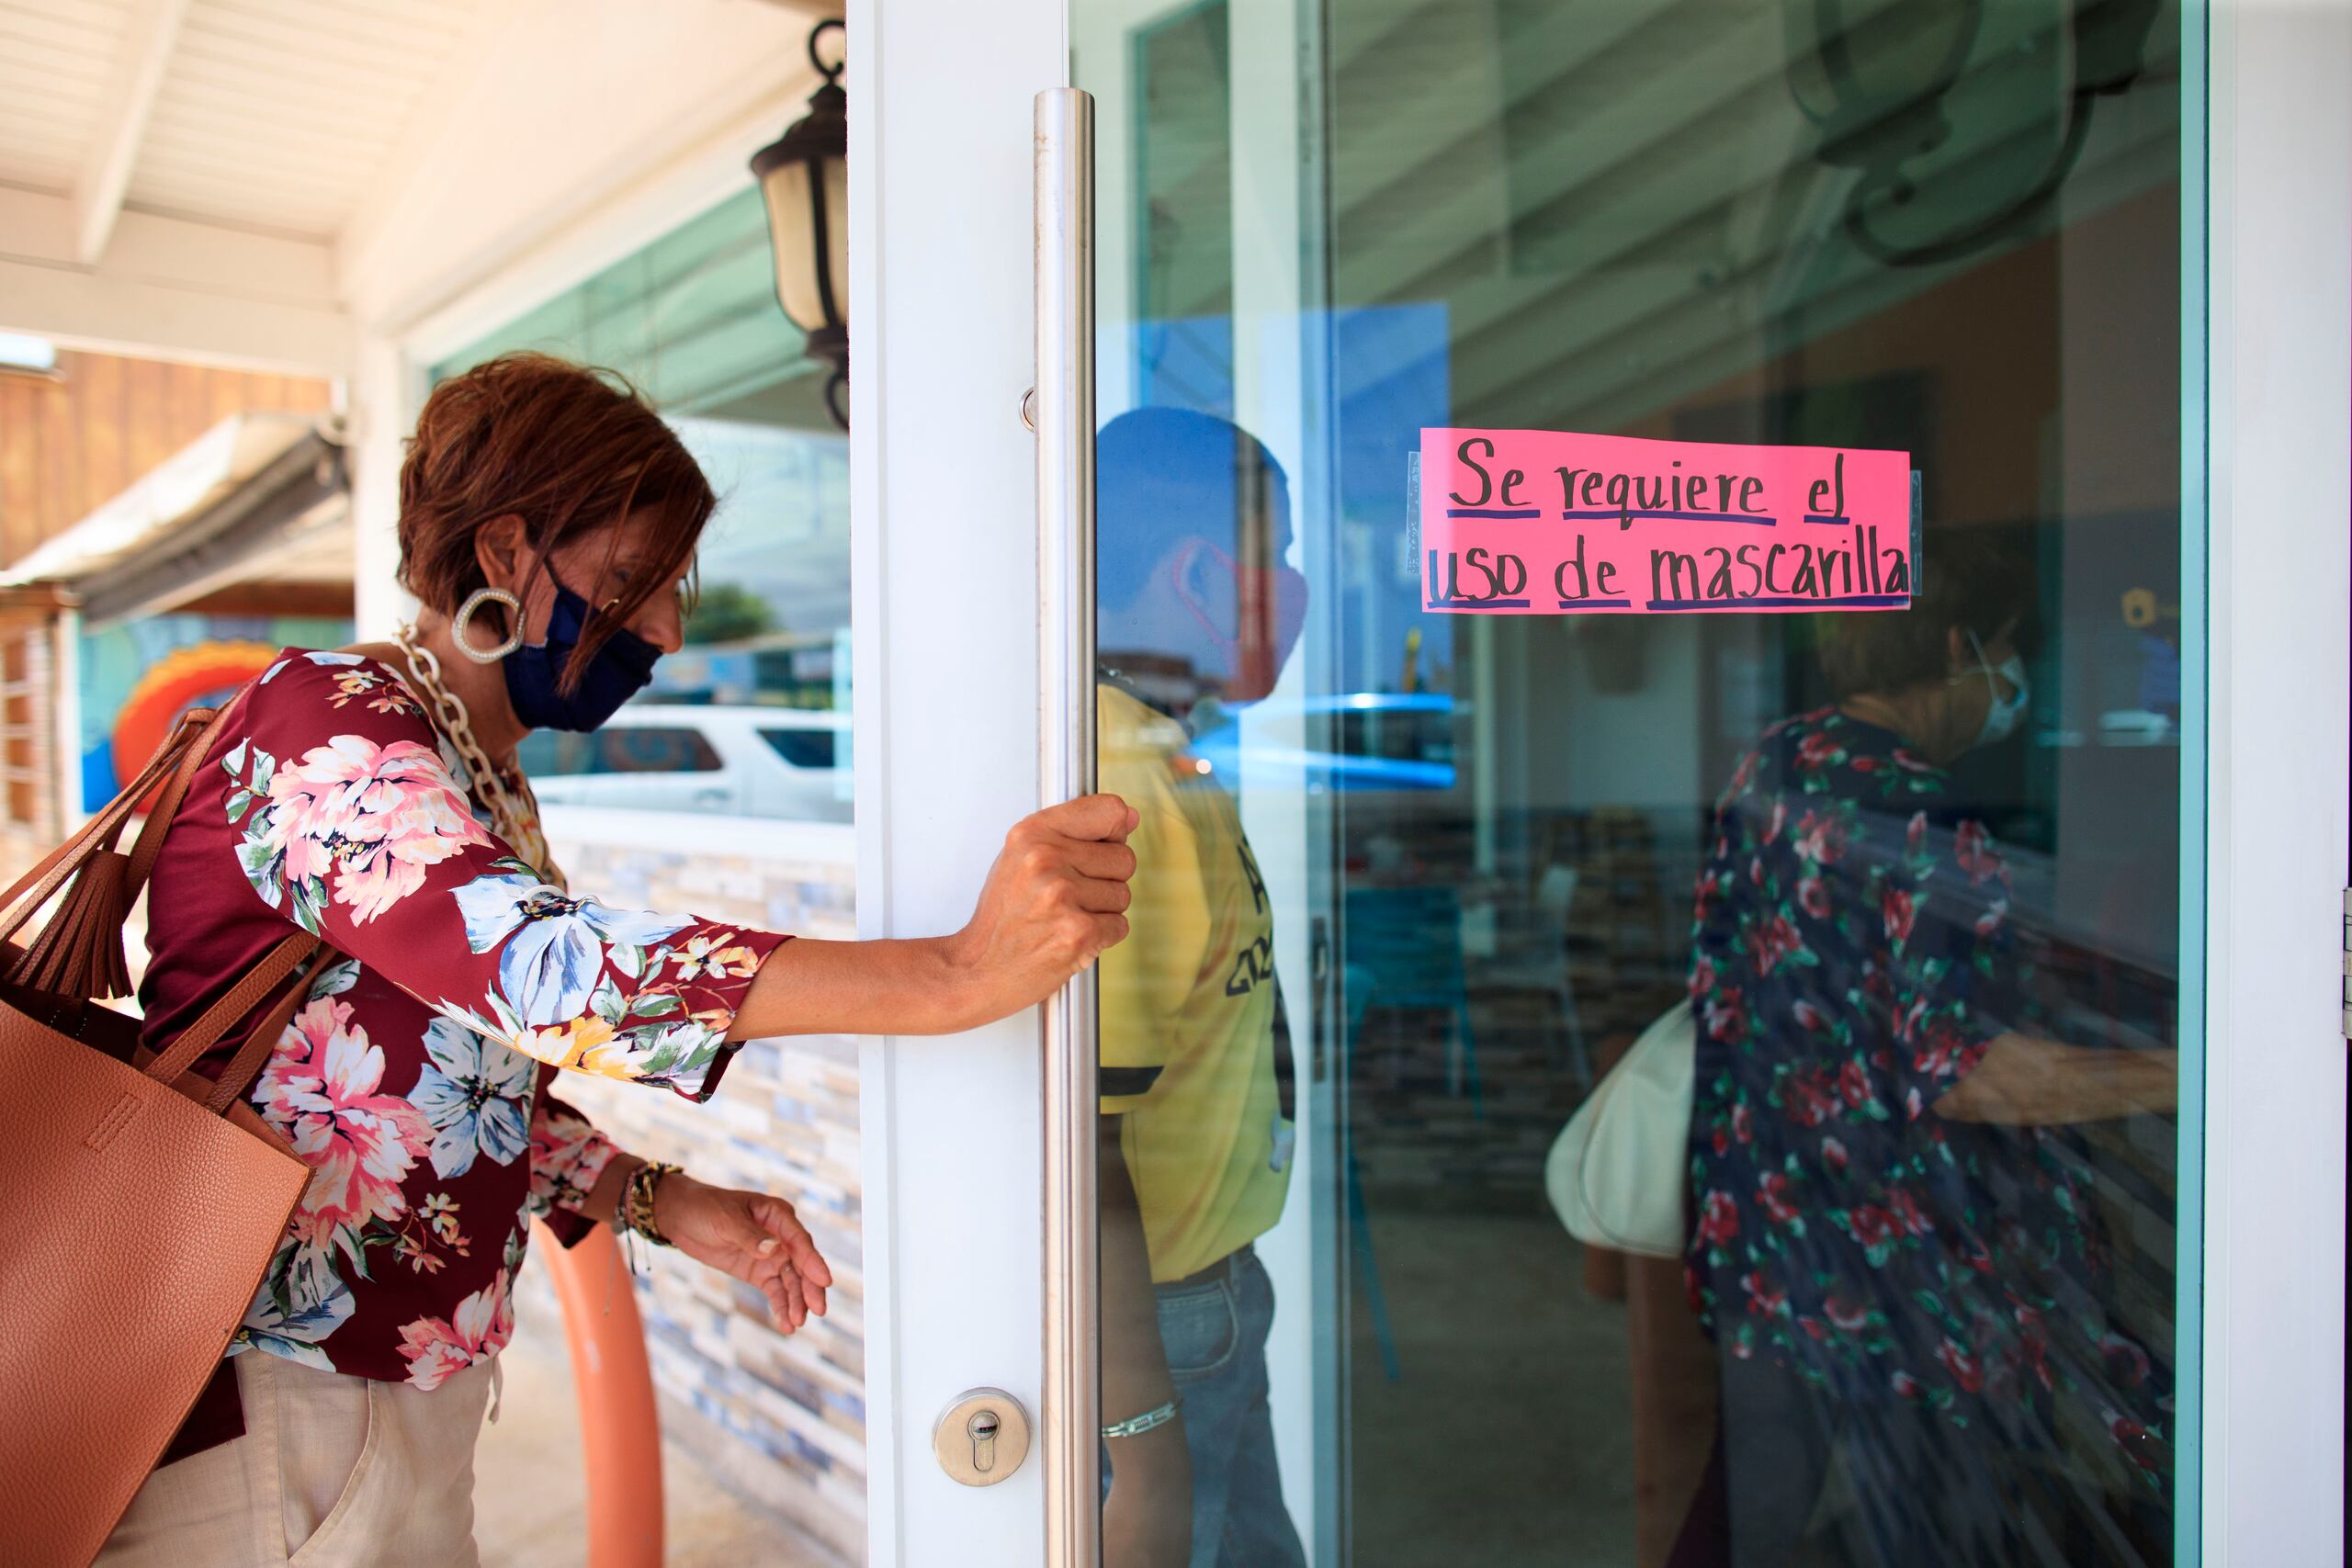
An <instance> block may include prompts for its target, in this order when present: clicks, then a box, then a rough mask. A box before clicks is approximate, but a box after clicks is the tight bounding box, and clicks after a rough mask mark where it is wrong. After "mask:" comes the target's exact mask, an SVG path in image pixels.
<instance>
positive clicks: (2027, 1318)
mask: <svg viewBox="0 0 2352 1568" xmlns="http://www.w3.org/2000/svg"><path fill="white" fill-rule="evenodd" d="M2011 897H2012V886H2011V879H2010V874H2009V869H2008V866H2007V863H2005V861H2004V860H2003V857H2002V854H2001V852H2000V850H1999V848H1998V847H1997V846H1996V844H1995V842H1994V840H1993V837H1992V835H1991V834H1990V833H1989V832H1987V831H1986V830H1985V827H1984V825H1983V824H1982V823H1981V822H1979V821H1976V820H1974V819H1973V818H1969V817H1968V816H1967V815H1965V813H1963V812H1960V811H1957V810H1956V809H1955V808H1954V806H1953V802H1952V800H1951V780H1950V778H1949V776H1948V775H1947V774H1946V773H1943V772H1942V771H1941V770H1940V769H1939V768H1936V767H1934V766H1933V765H1931V764H1929V763H1928V762H1927V761H1924V760H1923V759H1921V758H1920V757H1918V756H1917V754H1915V753H1913V752H1912V751H1909V750H1905V747H1904V746H1903V744H1902V742H1901V741H1900V739H1898V738H1897V737H1896V736H1894V734H1892V733H1891V732H1889V731H1887V730H1884V729H1882V728H1878V727H1876V726H1874V725H1870V724H1865V723H1861V722H1860V721H1858V720H1855V719H1852V718H1849V717H1846V716H1843V715H1841V714H1839V713H1838V712H1837V711H1835V710H1826V711H1823V712H1819V713H1812V714H1806V715H1804V716H1800V717H1797V718H1792V719H1789V720H1785V721H1783V722H1782V723H1781V724H1780V725H1778V726H1776V727H1775V728H1773V729H1771V730H1770V731H1769V732H1768V733H1767V734H1766V735H1765V737H1764V738H1763V739H1762V741H1761V742H1760V744H1759V745H1758V749H1757V750H1755V751H1753V752H1751V753H1750V754H1748V755H1747V757H1745V758H1744V759H1742V761H1740V764H1739V767H1738V769H1737V772H1736V774H1735V775H1734V777H1733V779H1732V781H1731V785H1730V787H1729V789H1728V790H1726V791H1725V793H1724V797H1723V799H1722V800H1721V801H1720V802H1718V804H1717V806H1716V809H1715V837H1714V842H1713V848H1712V851H1711V852H1710V855H1709V859H1708V862H1707V865H1706V869H1705V871H1704V872H1703V873H1702V875H1701V876H1700V879H1699V884H1698V908H1697V911H1696V931H1695V935H1694V942H1693V947H1694V952H1693V957H1692V964H1691V1003H1692V1006H1693V1008H1694V1010H1696V1012H1697V1015H1698V1022H1699V1029H1698V1061H1697V1092H1696V1096H1695V1101H1694V1105H1693V1117H1692V1128H1691V1182H1692V1189H1691V1190H1692V1192H1693V1194H1694V1197H1695V1200H1696V1204H1697V1208H1696V1213H1695V1219H1694V1228H1693V1232H1692V1235H1691V1242H1690V1247H1689V1252H1688V1255H1687V1258H1686V1266H1687V1270H1688V1275H1689V1281H1690V1286H1691V1295H1692V1299H1693V1302H1694V1303H1695V1304H1696V1305H1697V1307H1698V1308H1699V1310H1700V1312H1701V1314H1702V1317H1704V1318H1705V1319H1706V1321H1707V1323H1708V1325H1709V1328H1710V1330H1711V1332H1713V1334H1714V1335H1715V1336H1716V1337H1717V1338H1718V1339H1719V1341H1721V1342H1722V1343H1723V1344H1724V1348H1726V1349H1727V1350H1728V1351H1729V1353H1731V1354H1733V1355H1736V1356H1739V1357H1742V1358H1747V1357H1752V1356H1757V1355H1763V1356H1767V1357H1770V1359H1772V1360H1773V1361H1775V1362H1777V1363H1779V1364H1781V1365H1782V1366H1784V1367H1786V1368H1788V1369H1790V1370H1792V1371H1795V1372H1796V1373H1798V1374H1799V1375H1800V1376H1801V1377H1803V1378H1804V1379H1805V1380H1806V1381H1808V1382H1812V1383H1814V1384H1815V1385H1817V1386H1819V1387H1821V1388H1822V1389H1823V1390H1824V1392H1825V1393H1827V1394H1828V1395H1829V1396H1831V1397H1833V1398H1834V1399H1836V1400H1837V1401H1838V1402H1839V1403H1840V1404H1844V1405H1846V1406H1847V1407H1848V1408H1849V1409H1853V1408H1857V1407H1860V1408H1863V1409H1873V1408H1874V1409H1878V1410H1881V1411H1885V1410H1888V1409H1890V1408H1894V1407H1905V1406H1908V1407H1914V1408H1916V1409H1918V1410H1921V1411H1924V1412H1928V1413H1931V1414H1933V1415H1936V1416H1940V1417H1941V1418H1943V1419H1944V1420H1945V1421H1946V1422H1947V1423H1948V1424H1949V1425H1950V1426H1951V1427H1970V1426H1973V1427H1976V1428H1978V1430H1979V1431H1980V1433H1982V1432H1990V1433H1994V1434H1997V1435H1998V1436H1999V1437H2000V1438H2001V1439H2002V1440H2005V1441H2007V1442H2009V1443H2012V1444H2021V1445H2030V1446H2034V1447H2038V1448H2041V1449H2043V1450H2048V1449H2049V1448H2052V1447H2053V1446H2057V1445H2059V1443H2060V1438H2059V1436H2058V1433H2059V1430H2060V1427H2061V1425H2062V1423H2061V1422H2060V1421H2059V1419H2058V1418H2057V1416H2056V1415H2055V1406H2056V1404H2057V1403H2058V1402H2060V1401H2065V1402H2067V1403H2068V1404H2070V1405H2071V1406H2072V1407H2073V1408H2074V1409H2075V1411H2076V1412H2077V1413H2078V1421H2076V1420H2070V1421H2066V1422H2064V1424H2063V1425H2064V1427H2065V1428H2066V1429H2068V1430H2072V1429H2075V1427H2077V1425H2078V1424H2079V1425H2080V1426H2082V1427H2088V1426H2089V1425H2090V1423H2091V1421H2092V1420H2094V1419H2095V1420H2096V1422H2097V1423H2098V1427H2103V1428H2104V1430H2105V1431H2106V1433H2107V1434H2108V1437H2109V1438H2110V1439H2111V1440H2112V1441H2114V1442H2115V1443H2116V1444H2117V1445H2119V1446H2120V1448H2121V1449H2122V1450H2123V1452H2124V1454H2125V1455H2126V1456H2127V1457H2128V1459H2129V1460H2130V1461H2131V1465H2130V1466H2127V1467H2126V1468H2129V1469H2132V1472H2133V1473H2139V1474H2142V1475H2143V1476H2144V1477H2145V1478H2147V1479H2148V1480H2149V1481H2150V1482H2151V1483H2155V1478H2156V1476H2157V1475H2158V1473H2159V1472H2162V1471H2163V1470H2165V1469H2166V1468H2168V1464H2169V1461H2168V1459H2167V1458H2166V1457H2165V1455H2166V1451H2167V1450H2166V1444H2167V1443H2168V1441H2169V1438H2168V1436H2167V1434H2166V1428H2167V1427H2168V1426H2169V1422H2170V1410H2171V1400H2170V1397H2169V1392H2168V1382H2169V1376H2168V1370H2167V1369H2165V1368H2163V1367H2160V1366H2158V1365H2156V1364H2155V1363H2154V1360H2153V1359H2152V1358H2151V1357H2150V1355H2149V1354H2148V1352H2147V1351H2146V1350H2145V1349H2143V1348H2142V1347H2141V1346H2140V1345H2138V1344H2137V1343H2135V1342H2133V1341H2132V1340H2131V1338H2129V1337H2127V1336H2125V1335H2124V1334H2123V1333H2121V1332H2120V1331H2119V1330H2118V1329H2117V1328H2116V1327H2115V1326H2114V1325H2113V1324H2112V1323H2111V1322H2110V1321H2109V1315H2108V1313H2107V1310H2106V1307H2105V1304H2104V1301H2103V1299H2102V1296H2101V1293H2100V1290H2099V1281H2100V1278H2101V1274H2102V1266H2103V1262H2104V1259H2103V1257H2102V1254H2103V1249H2104V1246H2105V1244H2104V1242H2103V1239H2102V1237H2101V1235H2100V1233H2099V1229H2098V1224H2097V1221H2096V1218H2095V1215H2094V1212H2093V1211H2094V1196H2093V1193H2092V1190H2091V1180H2090V1177H2089V1174H2088V1168H2087V1166H2086V1161H2085V1160H2084V1158H2083V1157H2082V1156H2081V1155H2080V1153H2079V1151H2078V1150H2076V1149H2075V1147H2074V1146H2073V1145H2072V1143H2071V1141H2070V1139H2069V1136H2068V1134H2067V1133H2066V1130H2065V1129H2064V1128H2031V1127H2023V1128H2018V1127H1991V1126H1985V1125H1979V1124H1975V1123H1970V1122H1958V1121H1951V1120H1947V1119H1945V1118H1944V1117H1941V1116H1939V1115H1938V1114H1937V1113H1936V1111H1935V1109H1934V1107H1935V1102H1936V1100H1937V1098H1938V1097H1939V1096H1940V1095H1942V1094H1943V1093H1945V1092H1946V1091H1947V1090H1949V1089H1951V1088H1952V1086H1954V1085H1955V1084H1957V1083H1959V1082H1960V1081H1961V1080H1962V1078H1964V1077H1966V1076H1967V1075H1968V1073H1969V1072H1970V1071H1971V1069H1973V1067H1974V1066H1976V1065H1977V1063H1978V1062H1979V1061H1980V1060H1981V1059H1982V1058H1983V1056H1984V1054H1985V1048H1986V1047H1987V1045H1989V1044H1990V1043H1991V1042H1992V1041H1993V1040H1994V1039H1995V1038H1996V1037H1997V1036H1998V1035H2000V1034H2002V1033H2003V1032H2007V1031H2008V1030H2011V1029H2018V1030H2020V1031H2026V1030H2031V1029H2032V1028H2033V1020H2034V1019H2035V1017H2036V1016H2037V1014H2038V1009H2037V1008H2036V1005H2035V1004H2034V1002H2033V1000H2032V999H2031V998H2032V987H2033V976H2032V974H2031V971H2030V965H2029V964H2028V963H2027V960H2026V956H2025V953H2024V950H2023V949H2024V944H2022V943H2021V942H2020V941H2019V939H2018V933H2017V932H2016V931H2015V929H2014V922H2013V920H2012V918H2011V913H2012V912H2011V908H2010V901H2011ZM2038 1032H2041V1033H2042V1034H2044V1035H2045V1036H2046V1035H2049V1034H2051V1033H2052V1031H2051V1030H2050V1029H2048V1028H2047V1027H2046V1026H2045V1027H2043V1028H2041V1030H2039V1031H2038ZM2068 1446H2071V1439H2068ZM2132 1467H2136V1468H2132Z"/></svg>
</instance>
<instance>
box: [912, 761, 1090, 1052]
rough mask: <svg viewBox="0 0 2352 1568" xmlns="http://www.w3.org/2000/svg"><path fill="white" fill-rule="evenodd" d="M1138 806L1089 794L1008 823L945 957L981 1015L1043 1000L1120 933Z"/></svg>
mask: <svg viewBox="0 0 2352 1568" xmlns="http://www.w3.org/2000/svg"><path fill="white" fill-rule="evenodd" d="M1135 825H1136V812H1135V808H1134V807H1131V806H1129V805H1128V804H1127V803H1126V802H1125V801H1124V800H1121V799H1120V798H1119V797H1118V796H1117V795H1080V797H1079V798H1078V799H1076V800H1072V801H1066V802H1064V803H1063V804H1062V805H1059V806H1049V807H1046V809H1045V810H1043V811H1040V812H1037V813H1035V815H1033V816H1029V817H1024V818H1022V819H1021V820H1020V821H1019V822H1016V823H1014V824H1013V827H1012V831H1011V832H1009V833H1007V834H1006V835H1005V836H1004V849H1003V851H1002V852H1000V853H999V854H998V855H997V857H996V864H995V865H993V866H992V867H990V868H989V879H988V881H987V883H986V884H985V885H983V886H981V888H980V900H979V906H978V908H975V909H974V910H973V911H972V919H971V922H970V923H969V924H967V926H965V928H964V929H963V930H962V931H958V932H956V934H955V935H954V936H952V937H949V938H948V939H947V941H946V953H947V959H948V962H949V963H950V964H953V965H954V966H955V967H956V969H958V970H959V971H961V972H962V973H963V975H964V976H966V979H965V987H967V996H968V998H969V999H970V1005H971V1006H972V1008H973V1010H974V1012H975V1013H976V1015H977V1016H976V1017H975V1018H974V1019H973V1022H975V1023H981V1022H986V1021H989V1020H992V1019H999V1018H1002V1017H1004V1016H1005V1015H1006V1014H1008V1013H1012V1012H1018V1011H1020V1010H1022V1009H1023V1008H1025V1007H1029V1006H1031V1005H1033V1004H1035V1003H1037V1002H1041V1001H1043V1000H1045V999H1046V998H1047V997H1049V996H1051V995H1053V994H1054V992H1056V991H1057V990H1059V989H1060V988H1061V987H1062V986H1063V985H1064V984H1065V983H1066V982H1067V981H1068V980H1069V977H1070V976H1073V975H1075V974H1077V973H1078V972H1079V971H1080V970H1081V969H1084V968H1085V967H1086V966H1087V965H1088V964H1091V963H1093V962H1094V961H1095V959H1096V958H1098V957H1100V956H1101V955H1102V953H1103V949H1105V948H1109V947H1115V946H1117V945H1118V944H1119V942H1121V941H1123V940H1125V937H1126V934H1127V917H1126V910H1127V904H1128V902H1129V898H1130V894H1129V892H1128V888H1127V880H1128V878H1130V877H1132V876H1134V875H1135V874H1136V852H1134V851H1133V850H1131V849H1129V848H1127V843H1126V839H1127V834H1128V833H1130V832H1131V831H1133V830H1134V829H1135Z"/></svg>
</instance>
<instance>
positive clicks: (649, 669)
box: [503, 582, 662, 729]
mask: <svg viewBox="0 0 2352 1568" xmlns="http://www.w3.org/2000/svg"><path fill="white" fill-rule="evenodd" d="M587 625H588V601H587V600H585V599H582V597H581V596H580V595H579V594H577V593H574V592H572V591H571V589H569V588H566V587H565V586H564V585H563V584H562V583H561V582H557V583H556V585H555V610H554V613H553V614H552V615H549V616H548V639H547V641H545V642H526V643H525V644H524V645H523V646H522V647H520V648H518V649H515V651H514V652H512V653H510V654H508V655H507V656H506V658H505V660H503V662H504V664H505V668H506V698H507V700H508V701H509V702H511V703H513V704H514V705H515V717H516V718H518V719H520V720H522V721H523V722H524V723H525V724H526V725H527V726H529V727H530V728H533V729H595V728H600V727H601V726H602V725H603V724H604V722H605V720H606V719H608V718H610V717H612V716H613V715H614V714H616V713H617V712H619V711H620V705H622V704H623V703H625V702H627V701H628V700H629V698H631V697H633V696H635V695H637V694H638V693H639V692H641V691H643V690H644V689H645V683H646V682H648V681H650V680H652V679H653V665H654V661H655V660H658V659H660V658H661V657H662V650H661V649H658V648H656V647H654V646H653V645H652V644H651V643H650V642H648V641H646V640H645V639H644V638H643V637H639V636H638V635H637V634H636V633H635V632H632V631H630V630H629V629H628V627H627V626H623V627H621V628H620V629H619V630H617V631H616V632H614V633H613V635H612V636H611V637H607V638H606V639H605V646H604V647H602V648H600V649H597V650H596V652H595V654H594V657H592V658H591V659H590V660H588V662H587V664H586V666H585V667H584V668H582V670H581V671H580V683H579V684H578V685H576V686H575V687H573V688H572V691H571V695H569V696H566V695H565V694H564V692H563V672H564V671H565V669H566V668H568V667H569V666H570V664H571V660H572V657H573V656H574V655H575V654H576V653H577V652H578V651H579V649H580V634H581V633H582V631H583V630H585V629H586V627H587Z"/></svg>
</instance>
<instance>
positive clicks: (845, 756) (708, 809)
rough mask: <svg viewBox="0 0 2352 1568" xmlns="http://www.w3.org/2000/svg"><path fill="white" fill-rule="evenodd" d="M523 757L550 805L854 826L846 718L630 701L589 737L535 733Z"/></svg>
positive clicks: (542, 800) (533, 781) (805, 712)
mask: <svg viewBox="0 0 2352 1568" xmlns="http://www.w3.org/2000/svg"><path fill="white" fill-rule="evenodd" d="M519 755H520V758H521V761H522V763H523V771H524V772H525V773H528V774H529V775H530V779H531V787H532V789H533V790H535V791H536V792H537V795H538V797H539V801H540V803H541V804H542V805H546V806H596V807H616V808H620V809H625V810H636V811H689V812H695V813H699V814H702V815H711V816H730V817H769V818H785V819H786V820H791V821H800V822H846V821H848V820H849V819H850V787H849V765H848V764H849V716H848V715H847V714H842V713H819V712H810V711H809V710H806V709H801V708H780V707H758V706H728V707H717V706H711V707H706V706H698V705H692V704H684V703H641V704H639V703H632V704H630V705H628V706H627V707H624V708H622V709H621V711H620V712H618V713H616V714H615V715H614V716H612V718H611V719H610V720H609V721H607V722H606V724H605V727H604V728H602V729H599V730H595V731H593V732H591V733H589V734H585V735H576V734H571V733H567V732H561V731H556V730H536V731H534V732H533V733H532V734H530V735H529V736H527V737H526V738H525V739H524V741H523V744H522V746H521V748H520V749H519Z"/></svg>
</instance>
